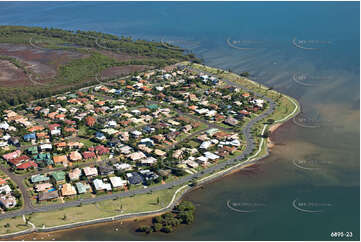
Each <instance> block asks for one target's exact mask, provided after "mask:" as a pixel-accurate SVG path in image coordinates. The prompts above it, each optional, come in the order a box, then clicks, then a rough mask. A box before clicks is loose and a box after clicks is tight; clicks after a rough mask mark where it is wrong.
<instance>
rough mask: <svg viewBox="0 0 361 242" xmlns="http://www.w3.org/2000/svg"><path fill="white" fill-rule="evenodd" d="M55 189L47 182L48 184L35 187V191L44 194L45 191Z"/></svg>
mask: <svg viewBox="0 0 361 242" xmlns="http://www.w3.org/2000/svg"><path fill="white" fill-rule="evenodd" d="M52 187H53V184H51V183H49V182H47V183H40V184H36V185H35V190H36V191H37V192H43V191H45V190H48V189H50V188H52Z"/></svg>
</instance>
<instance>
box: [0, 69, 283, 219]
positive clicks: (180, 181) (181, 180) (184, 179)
mask: <svg viewBox="0 0 361 242" xmlns="http://www.w3.org/2000/svg"><path fill="white" fill-rule="evenodd" d="M199 72H202V73H206V74H207V72H205V71H199ZM208 74H209V75H213V74H211V73H208ZM223 81H225V82H227V83H228V84H230V85H232V86H235V87H238V88H241V89H243V90H246V91H251V90H250V89H248V88H246V87H243V86H242V85H240V84H238V83H233V82H231V81H229V80H226V79H223ZM252 92H253V93H254V91H252ZM254 95H255V96H257V97H262V98H263V99H265V100H266V101H268V102H269V104H270V106H269V108H268V109H267V110H266V111H264V112H263V113H261V114H260V115H258V116H257V117H256V118H254V119H252V120H251V121H249V122H248V123H247V124H246V126H245V127H244V129H243V130H242V133H243V135H244V137H245V139H246V143H247V147H246V149H245V150H244V151H243V152H242V154H241V155H239V156H237V157H235V158H232V159H229V160H227V161H225V162H222V163H218V164H216V165H214V166H212V167H208V168H206V169H204V170H203V171H201V172H198V173H195V174H192V175H188V176H186V177H182V178H179V179H177V180H174V181H171V182H169V183H166V184H161V185H157V186H154V187H147V188H145V189H141V190H134V191H127V192H121V193H113V194H109V195H104V196H98V197H95V198H88V199H80V200H77V201H71V202H66V203H62V204H52V205H47V206H42V207H37V208H34V207H32V206H31V203H30V204H29V202H26V203H25V208H24V209H22V210H18V211H12V212H7V213H5V214H1V215H0V219H3V218H10V217H15V216H21V215H25V214H31V213H34V212H46V211H50V210H54V209H59V208H67V207H72V206H79V205H81V204H89V203H95V202H99V201H103V200H109V199H113V198H121V197H128V196H133V195H137V194H144V193H149V192H153V191H159V190H163V189H168V188H172V187H174V186H178V185H184V184H186V183H190V182H192V181H193V179H194V178H200V177H201V176H204V175H207V174H210V173H212V172H215V171H219V170H222V169H224V168H225V167H227V166H229V165H234V164H237V163H239V162H240V161H241V160H243V159H244V158H245V157H246V156H247V155H249V154H251V153H252V151H253V149H254V148H255V144H254V142H253V139H252V135H251V129H252V127H253V125H255V124H256V123H257V122H258V121H260V120H262V119H263V118H265V117H267V116H269V115H270V114H272V113H273V111H274V110H275V107H276V104H275V103H274V102H273V101H272V100H271V99H270V98H268V97H263V95H261V94H257V93H254ZM253 162H254V161H251V160H250V161H246V162H243V163H242V165H247V164H252V163H253ZM7 174H8V173H7ZM9 176H10V174H9ZM10 177H11V178H15V179H14V181H15V182H16V183H17V184H18V186H19V187H20V189H21V191H22V192H23V195H24V194H25V196H23V197H24V199H25V201H28V199H29V198H28V196H27V195H28V194H27V193H26V189H25V187H24V185H23V183H22V181H18V178H16V177H14V175H13V174H11V176H10ZM17 177H19V176H17ZM19 182H20V183H19ZM24 189H25V191H24Z"/></svg>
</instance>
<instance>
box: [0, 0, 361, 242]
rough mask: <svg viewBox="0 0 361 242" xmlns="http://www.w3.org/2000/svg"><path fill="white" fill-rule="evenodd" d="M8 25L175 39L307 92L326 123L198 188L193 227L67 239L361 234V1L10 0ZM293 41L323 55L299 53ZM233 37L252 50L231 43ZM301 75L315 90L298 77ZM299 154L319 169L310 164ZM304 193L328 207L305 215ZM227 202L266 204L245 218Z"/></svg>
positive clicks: (309, 106) (308, 102)
mask: <svg viewBox="0 0 361 242" xmlns="http://www.w3.org/2000/svg"><path fill="white" fill-rule="evenodd" d="M0 24H11V25H33V26H46V27H58V28H65V29H72V30H77V29H81V30H96V31H102V32H107V33H112V34H117V35H130V36H132V37H133V38H143V39H147V40H156V41H160V40H163V41H167V42H169V43H173V44H176V45H180V46H182V47H184V48H186V49H187V50H189V51H192V52H193V53H195V54H196V55H197V56H199V57H201V58H202V59H203V60H204V62H205V64H208V65H211V66H216V67H220V68H225V69H231V70H232V71H235V72H240V71H248V72H250V73H251V75H252V79H254V80H256V81H259V82H262V83H264V84H266V85H268V86H273V87H274V88H275V89H277V90H279V91H281V92H284V93H286V94H288V95H290V96H293V97H295V98H297V99H298V100H299V102H300V103H301V105H302V110H303V112H304V113H303V115H304V116H305V117H311V116H312V117H315V116H317V117H318V120H319V122H320V125H319V126H320V127H318V128H303V127H300V126H297V124H295V123H293V122H292V121H290V122H288V123H287V124H286V125H285V126H283V127H281V128H280V129H279V130H278V131H277V132H276V133H275V134H274V135H273V139H274V142H275V143H276V144H277V145H276V146H275V147H274V148H273V150H272V154H271V155H270V156H269V157H268V158H266V159H264V160H263V161H262V164H261V165H260V167H261V168H259V169H258V171H257V172H256V173H255V174H253V175H249V174H248V175H245V174H243V173H237V174H235V175H233V176H230V177H227V178H224V179H222V180H221V181H219V182H217V183H213V184H210V185H208V186H206V187H205V189H203V190H198V191H195V192H192V193H190V194H188V195H187V199H189V200H192V201H193V202H194V203H195V204H197V214H196V221H195V223H194V224H193V225H192V226H188V227H183V228H180V229H179V230H178V231H177V232H175V233H173V234H171V235H163V234H153V235H151V236H147V237H145V236H144V235H140V234H136V233H134V232H133V227H132V225H122V226H120V227H119V231H117V232H116V231H114V228H113V227H112V226H109V225H104V226H96V227H91V228H84V229H79V230H77V231H79V232H77V233H74V231H70V232H61V233H58V234H56V235H55V236H56V238H57V239H63V240H127V239H129V240H139V239H140V240H144V239H147V240H148V239H159V240H163V239H176V240H220V239H223V240H329V239H331V237H330V233H331V232H333V231H334V232H341V231H343V232H346V231H349V232H353V234H354V237H353V238H354V239H355V238H356V239H359V214H360V210H359V204H360V201H359V195H360V194H359V184H360V182H359V181H360V174H359V170H360V163H359V162H360V156H359V154H360V148H359V147H360V140H359V136H360V128H359V127H360V105H359V103H360V91H359V90H360V49H359V48H360V6H359V3H358V2H273V3H269V2H225V3H223V2H211V3H205V2H191V3H184V2H130V3H129V2H122V3H118V2H106V3H99V2H66V3H62V2H54V3H49V2H15V3H9V2H1V3H0ZM294 38H296V41H300V42H297V43H303V44H304V46H305V47H315V48H317V50H304V49H300V48H296V47H295V46H294V45H292V40H293V39H294ZM227 39H229V40H230V41H231V43H234V46H236V47H240V48H246V47H247V48H253V49H251V50H239V49H237V48H232V47H230V46H229V45H228V44H227V42H226V40H227ZM301 75H304V76H306V77H307V78H306V80H305V81H308V82H310V83H313V84H314V85H313V86H304V85H300V84H298V83H296V82H295V81H294V78H296V79H297V78H298V77H299V76H301ZM297 80H298V79H297ZM295 160H303V161H307V162H313V163H316V165H318V167H319V169H317V170H305V169H301V168H299V167H297V166H295V165H294V161H295ZM209 191H212V192H209ZM296 199H298V200H297V201H303V202H304V203H306V204H311V205H309V206H308V208H310V207H312V204H313V208H315V207H317V208H321V210H322V212H320V213H305V212H301V211H299V210H297V209H295V208H294V207H293V206H292V202H293V201H294V200H296ZM227 201H232V202H235V203H242V202H245V201H247V202H248V203H249V204H253V205H254V204H260V203H261V204H265V205H267V206H264V207H262V209H258V210H257V212H255V213H250V214H240V213H237V212H234V210H231V209H229V208H228V207H227ZM314 204H318V205H317V206H316V205H314ZM320 204H323V205H324V204H329V205H330V206H328V207H324V206H323V205H320Z"/></svg>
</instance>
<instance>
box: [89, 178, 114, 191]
mask: <svg viewBox="0 0 361 242" xmlns="http://www.w3.org/2000/svg"><path fill="white" fill-rule="evenodd" d="M93 185H94V188H95V190H96V191H103V190H106V191H111V190H112V187H111V185H110V184H109V183H104V182H103V181H102V180H100V179H95V180H94V181H93Z"/></svg>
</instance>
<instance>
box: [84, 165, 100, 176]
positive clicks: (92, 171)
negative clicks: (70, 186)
mask: <svg viewBox="0 0 361 242" xmlns="http://www.w3.org/2000/svg"><path fill="white" fill-rule="evenodd" d="M83 172H84V175H85V176H86V177H93V176H97V175H98V170H97V168H95V167H89V166H87V167H84V168H83Z"/></svg>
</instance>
